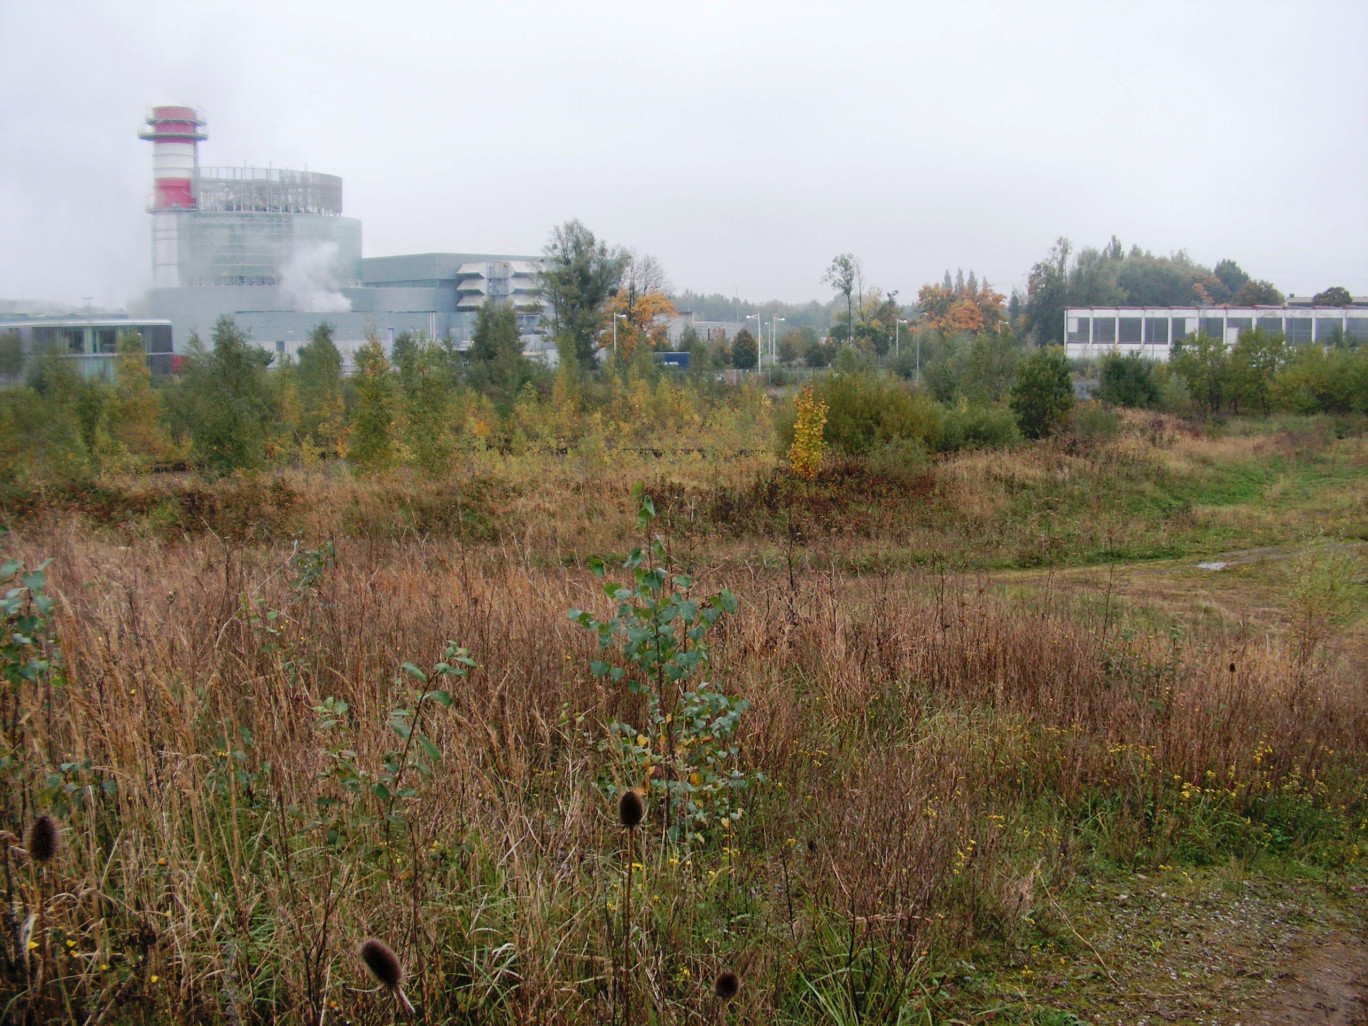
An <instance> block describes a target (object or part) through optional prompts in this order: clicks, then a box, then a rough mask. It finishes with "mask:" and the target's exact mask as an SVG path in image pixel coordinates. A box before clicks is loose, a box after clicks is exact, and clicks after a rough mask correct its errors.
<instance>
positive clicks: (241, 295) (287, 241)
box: [139, 106, 547, 355]
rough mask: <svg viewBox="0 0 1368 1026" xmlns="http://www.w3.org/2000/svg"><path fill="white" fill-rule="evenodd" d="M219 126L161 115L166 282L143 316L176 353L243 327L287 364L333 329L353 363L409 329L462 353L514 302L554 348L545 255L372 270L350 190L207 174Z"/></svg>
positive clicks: (284, 176) (157, 233)
mask: <svg viewBox="0 0 1368 1026" xmlns="http://www.w3.org/2000/svg"><path fill="white" fill-rule="evenodd" d="M206 124H207V123H206V120H205V118H204V116H203V114H202V113H201V112H200V111H198V110H196V109H195V108H193V107H187V106H160V107H153V108H152V109H151V111H150V112H149V113H148V115H147V119H146V126H145V127H144V128H143V130H142V131H141V133H140V137H141V138H143V139H145V140H147V141H148V142H150V143H151V144H152V196H151V199H150V201H149V203H148V212H149V214H150V215H151V219H152V281H153V285H152V288H150V289H149V290H148V291H147V293H146V294H145V296H144V299H143V302H142V304H141V305H140V309H139V312H140V313H141V314H142V315H143V316H144V317H145V318H148V319H151V320H163V321H169V322H170V324H171V334H172V338H173V340H174V342H173V345H174V350H175V352H176V353H184V352H185V351H186V349H187V346H188V344H189V339H190V337H191V336H192V335H197V336H198V337H199V338H200V339H201V340H203V341H205V342H207V341H208V338H209V335H210V333H211V332H212V331H213V326H214V324H215V322H216V321H217V320H218V319H219V318H220V317H223V316H227V317H231V318H233V320H234V321H236V322H237V324H238V326H239V327H241V328H243V329H244V330H246V331H247V332H249V333H250V335H251V337H252V339H253V341H255V342H256V343H257V344H258V345H262V346H265V347H267V348H273V349H274V350H275V351H276V352H277V353H279V354H282V355H284V354H287V353H291V352H293V351H294V350H296V349H298V348H299V346H301V345H303V344H304V343H306V342H307V341H308V338H309V335H310V333H311V332H312V331H313V330H314V328H315V327H317V325H318V324H319V323H321V322H322V321H325V320H326V321H327V322H328V323H330V324H331V325H332V326H333V328H334V329H335V338H336V341H337V343H338V346H339V348H340V349H342V350H343V352H344V353H348V354H349V353H350V351H352V350H354V349H355V347H356V346H357V345H359V344H360V343H361V342H362V341H364V339H365V338H366V337H368V336H371V335H376V336H379V337H380V338H381V339H382V340H386V341H392V340H393V338H394V336H395V334H397V333H399V332H403V331H410V332H423V333H425V334H427V335H428V336H429V337H431V338H438V339H451V340H453V341H456V342H458V343H459V342H461V341H463V340H466V339H468V338H469V337H470V332H471V328H472V327H473V325H474V319H475V314H476V312H477V311H478V310H479V308H480V306H481V305H483V304H484V303H485V302H486V301H488V300H493V301H494V302H496V303H512V304H514V305H515V306H516V307H517V309H518V312H519V326H520V328H521V330H522V332H523V335H524V341H525V343H526V344H527V345H528V347H529V348H530V349H531V350H533V351H538V350H546V349H547V346H546V345H545V343H544V340H543V338H542V336H541V334H540V328H539V321H540V300H539V297H538V289H537V280H536V278H537V272H538V270H539V269H540V266H541V262H540V260H539V258H537V257H534V256H511V255H505V254H487V253H421V254H412V255H405V256H387V257H375V258H371V259H364V258H363V257H362V256H361V222H360V221H359V220H357V219H356V218H351V217H344V216H343V213H342V209H343V208H342V179H341V178H340V177H338V176H336V175H329V174H321V173H319V172H316V171H294V170H287V169H283V168H275V167H265V168H262V167H201V166H200V158H199V146H200V143H202V142H204V141H205V140H206V139H207V138H208V133H207V132H206V130H205V129H206Z"/></svg>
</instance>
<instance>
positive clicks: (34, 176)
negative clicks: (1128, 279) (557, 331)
mask: <svg viewBox="0 0 1368 1026" xmlns="http://www.w3.org/2000/svg"><path fill="white" fill-rule="evenodd" d="M0 90H2V91H3V96H4V98H5V102H4V115H3V118H0V155H2V156H3V159H2V160H0V238H3V240H4V245H3V246H0V297H6V298H28V299H51V300H65V301H70V302H83V301H84V297H91V300H92V302H93V303H95V304H97V305H100V306H109V307H117V306H122V305H123V304H125V303H127V302H128V301H129V300H130V299H132V298H134V297H135V296H136V294H137V293H138V291H139V290H140V289H142V288H143V287H144V286H145V285H147V284H148V282H149V279H150V267H149V263H150V259H149V253H148V234H149V226H148V216H147V214H146V213H145V211H144V206H145V203H146V201H147V197H148V194H149V192H150V182H151V153H150V147H149V146H148V144H147V143H144V142H141V141H139V139H138V138H137V133H138V130H139V128H140V127H141V123H142V119H143V116H144V114H145V112H146V109H147V108H148V107H149V106H151V105H152V104H156V103H187V104H193V105H195V106H198V107H200V108H201V109H202V110H203V111H204V113H205V114H206V116H207V118H208V121H209V124H208V131H209V141H208V142H207V143H205V144H203V146H202V147H201V161H202V162H203V163H205V164H207V165H226V164H235V163H243V162H247V163H251V164H259V165H265V164H267V163H272V164H274V165H275V166H283V167H298V168H302V167H305V166H307V167H308V168H310V169H312V170H317V171H326V172H329V173H332V174H337V175H341V176H342V177H343V179H344V181H345V205H346V212H347V213H348V214H349V215H350V216H353V217H358V218H360V219H361V220H362V222H363V224H364V242H363V245H364V253H365V255H366V256H384V255H389V254H395V253H408V252H421V251H427V250H450V251H464V252H503V253H538V252H540V251H541V248H542V245H543V244H544V242H545V241H546V238H547V236H548V234H549V233H550V231H551V228H552V227H553V226H554V225H555V224H558V223H560V222H563V221H565V220H567V219H570V218H579V219H580V220H582V221H583V222H584V223H585V224H587V225H588V226H589V227H590V228H591V229H593V231H594V232H595V233H596V234H597V235H598V236H599V237H600V238H603V239H605V240H606V241H608V242H609V243H612V244H620V245H625V246H630V247H633V248H635V249H637V250H638V251H640V252H643V253H650V254H654V255H655V256H656V257H658V258H659V260H660V261H661V263H662V264H663V266H664V267H665V269H666V271H667V273H668V275H669V277H670V280H671V282H672V283H673V285H674V286H675V287H676V288H677V289H681V290H682V289H686V288H687V289H693V290H696V291H700V292H721V293H724V294H727V295H732V294H739V295H741V296H743V297H748V298H752V299H755V300H765V299H780V300H785V301H791V302H796V301H802V300H806V299H811V298H821V299H827V298H829V297H830V295H831V293H830V291H829V290H828V289H826V288H824V287H823V286H822V284H821V280H820V279H821V274H822V271H823V269H824V268H825V267H826V266H827V264H828V263H829V262H830V260H831V257H832V256H833V255H834V254H836V253H838V252H844V251H849V252H853V253H855V254H857V255H858V256H859V257H860V258H861V260H862V262H863V264H864V268H865V277H866V283H867V284H869V285H877V286H880V287H882V288H885V289H897V290H900V292H901V294H902V296H903V297H904V299H909V300H910V299H911V298H912V297H913V296H914V295H915V293H916V290H917V288H918V287H919V286H920V285H922V284H923V283H925V282H927V281H933V280H939V279H940V277H941V275H942V274H943V272H944V271H945V269H946V268H947V267H948V268H951V269H954V268H956V267H963V268H965V269H966V270H968V269H970V268H973V269H975V270H976V271H977V272H978V273H979V275H980V276H986V277H987V278H988V279H989V280H991V281H992V282H993V284H994V285H995V286H997V287H999V288H1000V289H1002V290H1003V291H1008V290H1010V288H1011V287H1012V286H1014V285H1015V286H1024V282H1025V275H1026V272H1027V271H1028V270H1029V268H1030V265H1031V264H1032V263H1033V262H1034V261H1036V260H1038V259H1040V258H1041V257H1042V256H1044V254H1045V253H1046V252H1047V250H1048V249H1049V247H1050V245H1051V243H1052V242H1053V241H1054V239H1055V238H1056V237H1057V236H1060V235H1064V236H1068V237H1069V238H1071V239H1072V240H1073V242H1074V243H1075V246H1079V245H1099V246H1100V245H1102V244H1104V243H1105V242H1106V241H1107V239H1108V238H1109V237H1110V236H1111V235H1112V234H1113V233H1114V234H1116V235H1118V236H1119V237H1120V239H1121V241H1122V242H1123V244H1124V245H1125V246H1126V247H1128V248H1129V247H1130V246H1131V245H1132V244H1138V245H1140V246H1141V247H1143V248H1145V249H1150V250H1153V251H1155V252H1156V253H1169V252H1172V251H1174V250H1177V249H1180V248H1183V249H1186V250H1187V251H1188V253H1189V254H1190V255H1191V256H1192V257H1193V258H1194V259H1196V260H1198V261H1200V262H1202V263H1206V264H1208V265H1210V264H1213V263H1215V262H1216V261H1217V260H1220V259H1222V258H1224V257H1230V258H1233V259H1235V260H1237V261H1239V262H1240V264H1241V265H1242V266H1243V268H1244V269H1245V270H1246V271H1247V272H1248V273H1249V274H1251V275H1253V276H1254V277H1256V278H1266V279H1269V280H1271V281H1272V282H1273V283H1274V284H1276V285H1277V286H1278V287H1279V288H1281V289H1282V290H1283V291H1285V292H1288V293H1294V294H1297V295H1305V294H1308V293H1311V292H1314V291H1318V290H1320V289H1324V288H1326V287H1328V286H1330V285H1344V286H1346V287H1348V288H1349V289H1350V291H1352V292H1353V293H1354V294H1356V295H1362V294H1365V293H1368V230H1365V228H1366V226H1368V189H1365V188H1364V186H1363V169H1364V167H1365V166H1368V5H1365V4H1362V3H1357V4H1355V3H1319V4H1312V3H1299V4H1292V3H1219V4H1218V3H1204V4H1193V3H1181V4H1157V3H1145V4H1124V5H1122V4H1094V3H1089V4H1062V5H1061V4H1054V5H1050V4H1037V3H1031V4H1027V3H1011V4H1007V3H1003V4H963V3H942V4H935V5H928V4H908V3H851V4H842V5H835V4H816V3H794V2H785V3H759V2H751V3H736V4H726V3H691V4H685V3H677V4H643V3H635V4H625V3H622V4H620V3H600V2H593V3H582V4H574V5H570V4H565V5H562V4H550V3H488V2H486V3H481V4H468V3H457V4H452V3H405V4H376V3H365V4H361V3H353V2H329V3H326V4H323V3H294V4H288V5H278V4H275V3H266V2H242V3H233V4H185V3H161V2H156V3H147V2H144V3H134V4H108V3H75V4H63V5H58V4H54V3H46V2H43V3H30V2H27V0H7V2H6V3H4V4H2V5H0Z"/></svg>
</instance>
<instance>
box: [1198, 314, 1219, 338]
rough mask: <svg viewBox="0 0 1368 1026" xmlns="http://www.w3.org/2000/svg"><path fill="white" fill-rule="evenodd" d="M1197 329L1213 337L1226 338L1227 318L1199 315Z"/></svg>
mask: <svg viewBox="0 0 1368 1026" xmlns="http://www.w3.org/2000/svg"><path fill="white" fill-rule="evenodd" d="M1197 330H1198V331H1200V332H1202V333H1203V334H1206V335H1210V336H1211V337H1212V338H1225V318H1224V317H1199V318H1198V319H1197Z"/></svg>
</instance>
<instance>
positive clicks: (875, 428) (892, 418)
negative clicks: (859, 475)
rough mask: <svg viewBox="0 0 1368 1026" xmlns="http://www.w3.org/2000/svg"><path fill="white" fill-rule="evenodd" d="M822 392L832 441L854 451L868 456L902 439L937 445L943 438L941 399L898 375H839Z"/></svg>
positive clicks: (863, 373) (821, 399) (824, 386)
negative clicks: (932, 397)
mask: <svg viewBox="0 0 1368 1026" xmlns="http://www.w3.org/2000/svg"><path fill="white" fill-rule="evenodd" d="M817 397H818V399H819V400H820V401H822V402H825V403H826V406H827V422H826V438H827V441H828V442H829V443H830V444H831V445H832V446H833V447H834V448H837V449H840V450H842V451H843V452H845V453H847V454H849V455H853V456H862V455H865V454H866V453H868V452H870V451H871V450H872V449H874V448H875V447H876V446H878V445H881V444H883V443H886V442H892V441H898V440H901V439H908V440H912V441H916V442H920V443H921V444H922V445H924V446H926V447H927V448H933V447H934V446H935V445H936V444H937V442H938V440H939V438H940V429H941V424H940V422H941V415H940V411H939V409H938V408H937V407H936V405H935V403H933V402H931V401H930V400H928V399H926V398H924V397H922V396H921V395H918V394H917V393H916V392H915V391H913V390H912V389H911V388H908V387H907V386H906V385H904V384H903V383H902V382H900V381H897V380H896V379H893V378H885V377H880V376H878V375H876V374H873V373H865V372H862V371H861V372H856V373H852V374H838V375H836V376H834V377H831V378H828V379H827V381H826V382H824V383H823V385H822V387H821V388H820V389H819V390H818V392H817Z"/></svg>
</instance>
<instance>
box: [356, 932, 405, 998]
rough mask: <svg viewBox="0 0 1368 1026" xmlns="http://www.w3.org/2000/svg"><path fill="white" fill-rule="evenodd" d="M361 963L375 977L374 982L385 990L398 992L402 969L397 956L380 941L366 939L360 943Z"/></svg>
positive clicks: (401, 979) (370, 938) (371, 938)
mask: <svg viewBox="0 0 1368 1026" xmlns="http://www.w3.org/2000/svg"><path fill="white" fill-rule="evenodd" d="M360 954H361V961H363V962H365V963H366V968H367V969H369V970H370V974H371V975H372V976H374V977H375V979H376V982H377V983H379V984H380V985H381V986H382V987H384V988H385V989H387V990H398V989H399V984H400V983H402V982H403V981H404V969H403V967H402V966H401V965H400V964H399V956H398V955H396V954H395V953H394V952H393V951H391V950H390V946H389V945H388V944H386V943H385V942H384V941H382V940H376V939H375V938H374V937H367V938H366V939H365V940H363V941H362V942H361V951H360Z"/></svg>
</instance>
